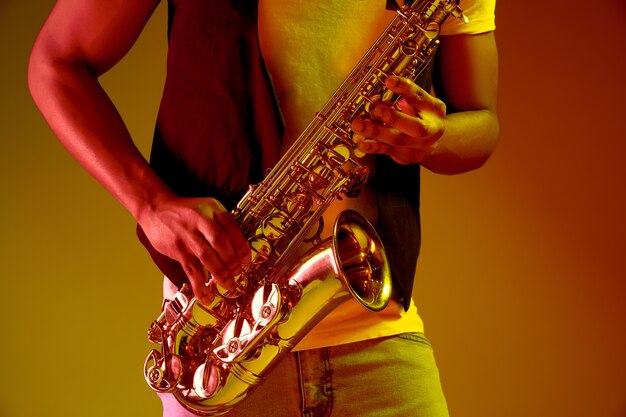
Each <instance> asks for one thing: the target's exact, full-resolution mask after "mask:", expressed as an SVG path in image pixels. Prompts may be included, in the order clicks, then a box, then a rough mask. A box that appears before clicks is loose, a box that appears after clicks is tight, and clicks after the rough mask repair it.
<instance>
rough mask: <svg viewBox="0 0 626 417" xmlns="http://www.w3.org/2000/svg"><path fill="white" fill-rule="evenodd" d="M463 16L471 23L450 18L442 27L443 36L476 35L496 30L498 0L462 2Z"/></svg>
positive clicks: (465, 0) (464, 0) (462, 0)
mask: <svg viewBox="0 0 626 417" xmlns="http://www.w3.org/2000/svg"><path fill="white" fill-rule="evenodd" d="M459 5H460V6H461V9H463V14H464V15H465V16H466V17H467V18H468V19H469V22H467V23H463V21H462V20H461V19H457V18H455V17H454V16H450V17H448V19H446V21H445V22H444V23H443V26H442V27H441V35H442V36H445V35H461V34H465V35H476V34H479V33H485V32H491V31H492V30H494V29H495V28H496V15H495V10H496V0H461V2H460V4H459Z"/></svg>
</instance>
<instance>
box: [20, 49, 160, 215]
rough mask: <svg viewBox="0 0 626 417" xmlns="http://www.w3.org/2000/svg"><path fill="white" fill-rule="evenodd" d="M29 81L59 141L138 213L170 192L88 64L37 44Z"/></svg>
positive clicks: (126, 204)
mask: <svg viewBox="0 0 626 417" xmlns="http://www.w3.org/2000/svg"><path fill="white" fill-rule="evenodd" d="M29 85H30V89H31V94H32V96H33V98H34V100H35V102H36V104H37V106H38V107H39V109H40V111H41V112H42V114H43V116H44V117H45V119H46V121H47V122H48V124H49V125H50V127H51V128H52V130H53V132H54V133H55V135H56V136H57V137H58V139H59V140H60V142H61V143H62V144H63V145H64V146H65V148H67V150H68V151H69V152H70V153H71V154H72V156H73V157H74V158H75V159H76V160H77V161H78V162H79V163H80V164H81V165H82V166H83V167H84V168H85V169H86V170H87V171H88V172H89V173H90V174H91V175H93V176H94V177H95V178H96V180H97V181H99V182H100V183H101V184H102V185H103V186H104V187H105V188H106V189H107V190H108V191H109V192H110V193H111V194H112V195H113V196H114V197H115V198H116V199H117V200H118V201H119V202H120V203H121V204H122V205H123V206H124V207H125V208H126V209H127V210H128V211H129V212H130V213H131V214H132V215H133V216H134V217H135V218H137V217H138V216H139V214H140V212H141V211H142V210H143V209H144V208H145V207H147V206H149V205H152V204H154V201H155V200H156V199H159V198H166V197H167V196H168V195H169V194H170V191H169V189H168V188H167V187H166V186H165V184H163V182H162V181H161V180H160V179H159V178H158V177H157V176H156V174H155V173H154V172H153V171H152V169H151V168H150V166H149V165H148V163H147V162H146V160H145V158H144V157H143V156H142V155H141V153H140V152H139V150H138V149H137V147H136V146H135V145H134V143H133V141H132V139H131V137H130V134H129V132H128V130H127V128H126V126H125V125H124V122H123V120H122V118H121V116H120V115H119V113H118V112H117V110H116V109H115V107H114V105H113V103H112V102H111V100H110V99H109V97H108V96H107V94H106V93H105V91H104V90H103V89H102V87H101V86H100V84H99V83H98V80H97V77H96V76H95V75H94V74H93V72H92V71H91V70H90V69H89V68H88V66H87V65H85V64H84V63H82V62H81V61H79V60H62V59H54V58H52V57H51V56H49V55H47V54H46V52H45V51H38V50H34V51H33V55H32V57H31V63H30V67H29Z"/></svg>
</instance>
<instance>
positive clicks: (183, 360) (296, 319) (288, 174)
mask: <svg viewBox="0 0 626 417" xmlns="http://www.w3.org/2000/svg"><path fill="white" fill-rule="evenodd" d="M449 15H453V16H456V17H458V18H463V15H462V11H461V9H460V8H459V7H458V6H457V5H456V2H455V1H454V0H415V1H414V2H413V4H412V5H410V6H409V5H404V6H402V7H401V9H400V10H399V11H398V14H397V16H396V17H395V18H394V19H393V21H392V22H391V23H390V24H389V26H388V27H387V28H386V29H385V31H384V32H383V34H382V35H381V36H380V37H379V38H378V40H377V41H376V42H375V43H374V45H373V46H372V47H371V48H370V49H369V51H368V52H367V53H366V54H365V56H364V57H363V58H362V59H361V61H360V62H359V63H358V64H357V66H356V67H355V68H354V69H353V71H352V72H351V73H350V75H349V76H348V77H347V78H346V80H345V81H344V82H343V84H342V85H341V86H340V87H339V88H338V89H337V90H336V91H335V93H334V94H333V96H332V97H331V98H330V99H329V100H328V102H327V103H326V105H325V106H324V107H323V108H322V109H321V110H320V111H319V112H318V113H317V115H316V117H315V118H314V120H313V121H312V122H311V123H310V124H309V126H308V127H307V128H306V129H305V131H304V132H303V133H302V134H301V135H300V136H299V138H298V139H297V140H296V142H295V143H294V144H293V146H292V147H291V148H290V149H289V150H288V151H287V152H286V153H285V155H284V156H283V157H282V158H281V159H280V161H279V162H278V164H277V165H276V166H275V167H274V168H273V169H272V171H271V172H270V173H269V174H268V175H267V177H266V178H265V179H264V180H263V181H262V182H261V183H259V184H255V185H252V186H250V188H249V190H248V192H247V193H246V195H245V196H244V197H243V198H242V199H241V201H240V202H239V204H238V205H237V207H236V208H235V209H234V210H233V215H234V216H235V219H236V220H237V223H238V224H239V226H240V228H241V230H242V232H243V234H244V236H245V237H246V238H247V239H248V242H249V244H250V248H251V251H252V261H251V263H250V264H249V265H248V266H246V267H245V268H244V270H243V272H242V273H241V274H240V275H239V276H237V277H235V282H236V286H235V289H233V290H229V291H227V290H225V289H223V288H221V287H219V286H218V285H217V284H215V282H214V281H211V282H210V284H209V286H210V287H211V289H212V291H213V294H214V295H215V297H214V299H213V301H212V303H211V305H208V306H206V305H202V304H200V303H199V302H197V301H196V299H195V298H194V296H193V293H192V291H191V289H190V288H189V287H188V286H186V285H184V286H183V287H182V288H181V289H180V290H179V291H178V292H177V293H176V295H175V296H174V297H173V299H171V300H166V301H165V302H164V305H163V309H162V312H161V314H160V315H159V317H158V318H157V319H156V320H155V321H154V322H153V323H152V325H151V327H150V329H149V331H148V338H149V339H150V341H152V342H153V343H155V344H158V345H160V350H157V349H153V350H152V351H151V352H150V353H149V354H148V357H147V358H146V361H145V364H144V375H145V378H146V381H147V383H148V384H149V386H150V387H151V388H152V389H153V390H155V391H157V392H161V393H172V394H173V395H174V396H175V397H176V399H177V400H178V401H179V402H180V403H181V405H182V406H183V407H185V408H186V409H188V410H190V411H192V412H194V413H196V414H198V415H220V414H224V413H226V412H228V411H229V410H230V409H231V408H232V407H233V406H234V405H235V404H237V403H238V402H239V401H241V400H242V399H243V398H245V397H246V396H247V395H248V394H249V393H250V392H251V391H252V390H253V389H254V388H255V387H256V386H258V385H259V384H260V383H262V381H263V379H264V377H265V376H266V375H267V373H268V372H269V371H270V370H271V369H272V368H273V367H274V365H275V364H276V363H278V362H279V361H280V359H282V357H284V355H285V354H286V353H288V352H289V351H291V349H292V348H293V347H294V346H295V345H296V344H297V343H298V342H299V341H300V340H301V339H302V338H303V337H304V336H305V335H306V334H307V333H308V331H309V330H310V329H311V328H312V327H313V326H315V324H317V323H318V322H319V321H320V320H321V319H322V318H324V317H325V316H326V315H327V314H328V313H329V312H330V311H332V310H333V309H334V308H336V307H337V306H338V305H339V304H341V303H343V302H344V301H346V300H348V299H350V298H354V299H355V300H356V301H357V302H359V303H360V304H362V305H363V306H364V307H365V308H368V309H370V310H373V311H379V310H382V309H383V308H384V307H385V306H386V305H387V303H388V301H389V298H390V296H391V286H392V285H391V272H390V269H389V265H388V263H387V259H386V254H385V250H384V248H383V246H382V243H381V241H380V238H379V237H378V235H377V233H376V231H375V230H374V228H373V227H372V226H371V225H370V224H369V222H368V221H367V220H366V219H365V218H363V217H362V216H361V215H359V214H358V213H356V212H354V211H350V210H347V211H344V212H343V213H341V214H340V215H339V217H338V218H337V220H336V221H335V224H334V228H333V234H332V236H331V237H330V238H328V239H326V240H324V241H321V239H320V232H321V229H322V226H323V223H322V215H323V213H324V211H325V210H326V209H327V208H328V206H329V205H330V204H331V203H332V202H333V201H335V200H336V199H339V198H344V197H349V196H350V195H353V194H354V193H356V192H358V189H359V187H360V186H361V185H362V184H363V183H364V182H365V181H366V180H367V176H368V167H367V166H365V165H364V164H362V163H361V161H360V160H359V157H358V156H357V155H355V149H356V145H355V144H354V143H353V141H352V134H351V130H350V121H351V120H352V119H354V118H355V117H367V116H368V112H369V110H370V108H371V107H373V105H374V104H375V103H376V102H377V101H378V100H383V101H385V102H387V103H390V104H393V103H394V102H395V101H397V99H398V97H395V96H394V95H393V94H392V93H391V92H390V91H388V90H387V89H386V88H385V86H384V80H385V79H386V77H388V76H390V75H399V76H403V77H407V78H411V79H414V78H415V77H416V76H417V75H418V74H419V73H420V72H421V71H422V70H423V69H424V68H425V67H426V65H427V64H428V63H429V61H430V60H431V58H432V56H433V55H434V53H435V50H436V48H437V44H438V40H437V36H438V35H439V28H440V26H441V24H442V23H443V21H444V20H445V19H446V18H447V17H448V16H449ZM305 244H310V246H311V249H310V250H309V251H308V252H306V253H305V254H304V255H303V256H301V257H299V258H298V259H297V260H296V261H295V262H293V258H294V257H295V252H296V251H297V250H298V248H302V247H303V246H304V245H305Z"/></svg>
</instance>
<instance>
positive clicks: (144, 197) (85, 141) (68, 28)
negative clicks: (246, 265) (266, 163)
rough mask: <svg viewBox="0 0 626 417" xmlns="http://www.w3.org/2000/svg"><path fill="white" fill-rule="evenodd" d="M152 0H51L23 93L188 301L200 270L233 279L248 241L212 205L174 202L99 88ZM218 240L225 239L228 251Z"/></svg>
mask: <svg viewBox="0 0 626 417" xmlns="http://www.w3.org/2000/svg"><path fill="white" fill-rule="evenodd" d="M157 4H158V0H133V1H130V2H129V1H124V0H109V1H106V2H103V1H101V0H59V1H58V2H57V3H56V5H55V7H54V9H53V11H52V13H51V14H50V16H49V18H48V20H47V21H46V23H45V25H44V27H43V28H42V30H41V33H40V34H39V36H38V38H37V41H36V43H35V45H34V47H33V51H32V54H31V60H30V65H29V74H28V75H29V77H28V78H29V86H30V89H31V94H32V96H33V98H34V100H35V102H36V104H37V106H38V107H39V109H40V110H41V112H42V114H43V115H44V117H45V118H46V120H47V122H48V124H49V125H50V126H51V128H52V130H53V131H54V133H55V134H56V136H57V137H58V138H59V140H60V141H61V143H62V144H63V145H64V146H65V147H66V148H67V150H68V151H69V152H70V153H71V154H72V156H73V157H74V158H75V159H76V160H77V161H78V162H79V163H80V164H81V165H82V166H83V167H84V168H85V169H86V170H87V171H88V172H90V173H91V175H93V176H94V177H95V178H96V179H97V180H98V181H99V182H100V183H101V184H102V185H103V186H104V187H105V188H106V189H107V190H109V192H110V193H111V194H112V195H113V196H114V197H115V198H116V199H117V200H118V201H119V202H120V203H121V204H122V205H123V206H124V207H125V208H126V209H127V210H128V211H129V212H130V213H131V215H132V216H133V217H134V218H135V219H136V220H137V221H138V222H139V224H141V226H142V227H143V229H144V231H145V232H146V235H147V236H148V238H149V239H150V241H151V243H152V244H153V245H154V247H155V248H156V249H157V250H159V251H161V252H162V253H164V254H165V255H167V256H170V257H171V258H173V259H176V260H177V261H179V262H180V263H181V265H183V267H184V269H185V271H186V272H187V275H188V276H189V278H190V280H191V283H192V287H193V288H194V292H195V293H196V296H198V297H199V298H202V297H208V296H209V295H208V293H207V292H206V291H207V290H206V287H205V286H204V285H203V284H204V281H205V279H206V277H205V274H204V268H205V267H206V268H207V269H208V270H209V271H210V272H211V273H212V274H213V275H214V276H216V277H220V278H222V277H227V276H229V275H230V276H232V274H234V273H235V272H238V269H239V268H240V266H241V262H240V260H242V259H244V260H245V259H247V257H249V250H248V246H247V242H245V240H244V239H243V237H242V236H241V233H240V232H239V231H238V230H237V229H236V227H234V223H233V221H232V219H231V218H230V216H229V214H228V213H227V212H226V211H225V210H224V208H223V207H222V206H221V204H219V203H218V202H217V201H215V200H212V199H202V200H198V199H194V200H188V199H181V198H178V197H177V196H176V195H174V194H173V193H172V191H171V190H170V189H169V188H168V187H167V186H166V185H165V184H164V183H163V182H162V181H161V180H160V178H159V177H158V176H157V175H156V174H155V173H154V171H153V170H152V169H151V168H150V166H149V165H148V163H147V162H146V160H145V159H144V158H143V156H142V155H141V153H140V152H139V150H138V149H137V147H136V146H135V144H134V143H133V141H132V139H131V137H130V134H129V132H128V130H127V128H126V126H125V125H124V122H123V121H122V118H121V117H120V115H119V113H118V112H117V109H116V108H115V106H114V105H113V103H112V102H111V100H110V99H109V97H108V96H107V94H106V93H105V92H104V90H103V89H102V87H101V86H100V84H99V82H98V76H99V75H101V74H103V73H104V72H105V71H107V70H108V69H109V68H111V67H112V66H113V65H115V64H116V63H117V62H118V61H119V60H120V59H121V58H122V57H123V56H124V55H125V54H126V53H127V52H128V50H129V49H130V48H131V46H132V45H133V43H134V42H135V40H136V39H137V37H138V36H139V34H140V32H141V30H142V29H143V27H144V25H145V23H146V22H147V20H148V19H149V18H150V16H151V14H152V12H153V11H154V9H155V8H156V6H157ZM226 235H230V236H234V237H233V238H232V241H233V243H232V245H228V244H222V245H221V246H220V247H219V248H217V249H216V248H214V247H216V246H218V245H217V242H218V241H219V240H223V241H226V242H229V241H230V239H229V238H227V237H226Z"/></svg>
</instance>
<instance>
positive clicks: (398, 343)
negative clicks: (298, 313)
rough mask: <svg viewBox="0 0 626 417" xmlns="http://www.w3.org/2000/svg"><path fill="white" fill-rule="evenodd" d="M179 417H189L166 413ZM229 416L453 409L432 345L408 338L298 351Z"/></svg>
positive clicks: (379, 414) (376, 415) (428, 414)
mask: <svg viewBox="0 0 626 417" xmlns="http://www.w3.org/2000/svg"><path fill="white" fill-rule="evenodd" d="M164 402H166V404H167V403H168V402H169V401H167V399H164ZM169 405H170V406H171V403H170V404H169ZM175 415H176V416H184V415H186V414H175V413H172V414H166V416H175ZM187 415H188V414H187ZM225 416H226V417H351V416H354V417H357V416H358V417H392V416H393V417H448V409H447V406H446V400H445V398H444V395H443V392H442V389H441V384H440V382H439V373H438V371H437V366H436V364H435V359H434V355H433V350H432V347H431V345H430V343H429V342H428V340H427V339H426V338H425V337H424V335H423V334H422V333H404V334H400V335H397V336H392V337H386V338H380V339H373V340H366V341H363V342H357V343H350V344H345V345H339V346H333V347H328V348H322V349H311V350H304V351H299V352H293V353H291V354H289V355H288V356H287V357H286V358H285V359H284V360H283V361H281V362H280V364H279V365H278V366H277V367H276V368H275V369H274V370H273V371H272V372H271V373H270V374H269V375H268V376H267V379H266V381H265V382H264V383H263V384H261V386H260V387H258V388H257V389H256V390H255V391H254V392H253V393H252V394H250V396H249V397H248V398H246V399H245V400H244V401H243V402H242V403H240V404H239V405H237V406H236V407H235V408H234V409H233V410H232V411H231V412H230V413H228V414H225Z"/></svg>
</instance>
